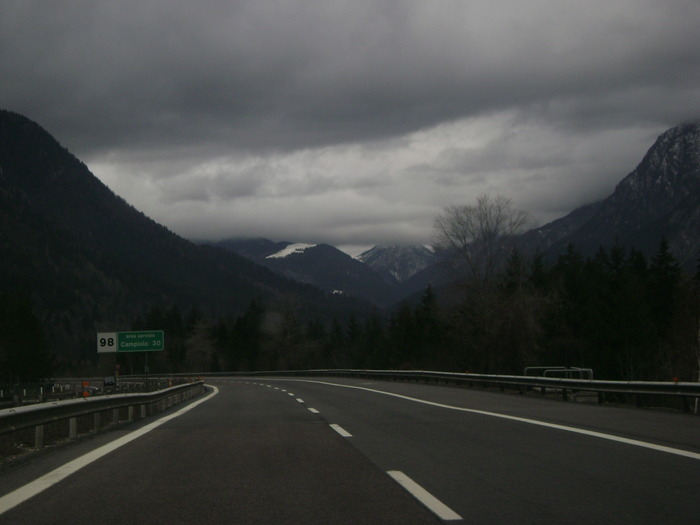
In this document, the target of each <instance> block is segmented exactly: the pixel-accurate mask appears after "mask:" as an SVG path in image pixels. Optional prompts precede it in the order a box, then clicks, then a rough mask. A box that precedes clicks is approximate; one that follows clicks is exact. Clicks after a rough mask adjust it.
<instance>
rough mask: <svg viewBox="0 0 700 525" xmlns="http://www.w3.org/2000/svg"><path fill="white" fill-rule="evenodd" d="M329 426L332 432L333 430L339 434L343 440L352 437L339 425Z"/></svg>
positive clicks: (332, 424)
mask: <svg viewBox="0 0 700 525" xmlns="http://www.w3.org/2000/svg"><path fill="white" fill-rule="evenodd" d="M329 426H330V427H331V428H332V429H333V430H335V431H336V432H337V433H338V434H340V435H341V436H343V437H344V438H350V437H352V434H351V433H350V432H348V431H347V430H345V429H344V428H343V427H341V426H340V425H336V424H335V423H331V424H330V425H329Z"/></svg>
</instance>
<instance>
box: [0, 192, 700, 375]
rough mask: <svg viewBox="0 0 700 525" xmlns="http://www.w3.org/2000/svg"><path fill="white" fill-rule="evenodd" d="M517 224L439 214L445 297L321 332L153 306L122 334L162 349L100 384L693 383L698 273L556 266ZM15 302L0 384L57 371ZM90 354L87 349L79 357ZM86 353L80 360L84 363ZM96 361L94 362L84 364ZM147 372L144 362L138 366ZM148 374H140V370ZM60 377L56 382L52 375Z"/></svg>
mask: <svg viewBox="0 0 700 525" xmlns="http://www.w3.org/2000/svg"><path fill="white" fill-rule="evenodd" d="M525 223H526V216H525V215H524V214H523V212H520V211H518V210H515V209H513V207H512V203H511V202H510V201H509V200H507V199H503V198H500V197H497V198H495V199H493V198H490V197H482V198H480V199H479V200H478V201H477V203H476V204H475V205H473V206H464V207H449V208H446V209H445V211H444V213H443V214H442V215H440V216H439V217H438V218H436V221H435V232H436V233H435V246H436V247H437V248H438V249H440V251H441V253H442V254H443V255H444V261H445V262H444V269H445V272H448V274H449V275H450V279H449V282H450V283H451V284H450V285H449V286H439V287H436V288H432V287H428V288H426V289H425V290H424V292H423V293H422V294H420V295H419V296H418V297H416V298H414V299H412V300H407V301H404V302H403V303H401V304H400V305H398V306H397V307H396V308H394V309H391V310H389V311H384V312H382V311H379V310H375V311H371V312H369V313H366V314H360V313H357V314H356V315H354V316H350V317H347V318H345V319H334V320H332V321H322V320H320V319H309V318H307V317H304V318H303V317H302V314H301V313H300V309H299V308H298V307H296V305H295V304H294V302H293V301H292V300H290V302H289V303H288V304H280V303H279V302H278V303H276V304H275V305H270V304H265V302H264V301H263V300H262V299H254V300H252V301H251V302H250V303H249V305H248V307H247V308H246V309H244V310H243V311H239V312H237V313H234V314H230V315H223V316H219V317H211V316H207V315H204V314H203V313H202V312H201V311H200V310H198V309H197V308H192V309H191V310H190V311H189V312H187V313H184V314H183V313H182V311H181V310H180V308H179V307H178V306H176V305H173V306H170V307H166V308H163V307H161V306H154V307H152V308H151V309H150V310H149V311H147V312H145V313H144V314H141V315H139V316H137V317H136V318H134V319H133V320H132V323H131V327H130V328H131V329H132V330H152V329H162V330H164V331H165V334H166V340H165V350H164V351H163V352H153V353H150V354H149V355H148V356H146V355H144V354H142V353H134V354H120V355H113V356H108V355H107V356H106V355H104V354H103V355H102V356H100V357H99V360H100V362H98V363H94V364H95V365H96V366H98V367H100V371H101V373H105V374H106V375H109V374H110V373H111V371H112V367H114V365H119V369H120V370H121V371H122V373H143V372H144V371H146V370H148V371H150V372H152V373H173V372H195V373H196V372H210V371H211V372H218V371H252V370H275V369H286V370H291V369H312V368H377V369H435V370H445V371H458V372H466V371H469V372H474V373H493V374H522V373H523V371H524V368H525V367H528V366H567V367H581V368H591V369H593V371H594V374H595V378H597V379H611V380H673V379H676V380H683V381H693V380H697V379H698V361H699V359H700V352H699V350H698V342H699V341H698V340H699V332H698V319H699V318H700V264H699V266H698V269H699V271H698V274H697V275H695V276H689V275H685V274H684V273H683V272H682V270H681V268H680V266H679V264H678V261H677V260H676V259H675V258H674V256H673V255H672V254H671V253H670V251H669V246H668V243H666V242H665V241H662V242H661V243H660V244H659V247H658V250H657V252H656V253H655V254H654V255H653V256H652V257H649V258H647V257H646V256H645V255H644V254H643V253H641V252H640V251H638V250H635V249H632V248H628V247H625V246H623V245H622V244H616V245H614V246H612V247H609V248H604V247H601V248H600V249H599V250H598V252H597V253H595V254H594V255H592V256H585V255H583V254H582V253H580V252H579V251H577V249H576V247H575V246H573V245H569V246H568V249H567V250H566V251H565V253H563V254H561V255H560V256H558V257H557V258H555V259H548V258H546V257H545V256H544V255H542V254H537V253H535V254H528V252H527V251H525V250H524V249H523V247H522V246H518V245H517V239H518V236H517V235H516V234H517V233H518V231H519V230H520V229H521V228H522V227H523V225H524V224H525ZM43 334H44V333H43V329H42V326H41V321H40V320H39V319H38V318H37V317H36V316H35V315H34V313H33V311H32V307H31V304H30V302H29V301H28V300H27V299H26V298H22V297H19V298H18V297H15V296H10V295H7V294H5V295H1V296H0V382H18V381H26V380H30V379H37V378H41V377H47V376H48V375H50V374H52V373H54V372H56V371H57V368H56V364H57V363H56V361H55V360H54V359H53V357H52V354H51V352H50V350H49V345H48V344H47V341H46V337H45V336H44V335H43ZM88 346H89V347H90V348H89V351H90V353H92V352H93V350H92V348H94V346H93V343H92V342H90V341H87V342H86V348H87V347H88ZM86 351H87V350H86ZM95 359H97V357H95ZM146 360H148V361H146ZM147 367H148V368H147ZM66 372H70V371H69V370H66V369H63V370H59V373H66Z"/></svg>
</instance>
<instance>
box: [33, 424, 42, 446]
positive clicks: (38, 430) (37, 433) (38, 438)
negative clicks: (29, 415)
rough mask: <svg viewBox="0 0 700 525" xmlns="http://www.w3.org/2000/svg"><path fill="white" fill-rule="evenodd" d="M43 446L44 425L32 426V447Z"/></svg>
mask: <svg viewBox="0 0 700 525" xmlns="http://www.w3.org/2000/svg"><path fill="white" fill-rule="evenodd" d="M43 447H44V425H37V426H36V427H34V448H43Z"/></svg>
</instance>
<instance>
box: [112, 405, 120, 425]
mask: <svg viewBox="0 0 700 525" xmlns="http://www.w3.org/2000/svg"><path fill="white" fill-rule="evenodd" d="M118 422H119V409H118V408H115V409H114V410H112V423H118Z"/></svg>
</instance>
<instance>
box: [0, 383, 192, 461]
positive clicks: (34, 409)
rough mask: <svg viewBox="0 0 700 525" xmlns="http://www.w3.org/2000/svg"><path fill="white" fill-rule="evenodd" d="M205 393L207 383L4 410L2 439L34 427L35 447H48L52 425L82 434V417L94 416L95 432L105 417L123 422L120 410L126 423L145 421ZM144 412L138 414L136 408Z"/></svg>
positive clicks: (70, 434)
mask: <svg viewBox="0 0 700 525" xmlns="http://www.w3.org/2000/svg"><path fill="white" fill-rule="evenodd" d="M203 390H204V383H203V381H196V382H192V383H187V384H184V385H178V386H173V387H170V388H166V389H163V390H159V391H156V392H149V393H139V394H118V395H105V396H98V397H88V398H79V399H68V400H63V401H53V402H48V403H39V404H35V405H28V406H22V407H16V408H8V409H4V410H0V436H2V435H5V434H11V433H14V432H20V431H22V430H26V429H29V428H34V447H35V448H41V447H43V446H44V444H45V429H46V426H47V425H50V424H52V423H56V422H60V421H64V420H68V436H67V437H69V438H71V439H74V438H76V437H77V435H78V418H80V417H84V416H90V415H92V416H93V422H92V423H93V424H92V430H98V429H99V428H101V426H102V424H101V423H102V418H101V414H102V413H104V412H109V411H111V412H112V417H111V422H112V423H115V422H118V421H120V420H121V419H120V411H121V410H122V409H126V419H125V420H126V421H132V420H134V419H135V417H137V416H138V417H141V418H145V417H147V416H149V415H153V414H154V413H156V412H159V411H162V410H165V409H167V408H169V407H171V406H173V405H176V404H178V403H181V402H183V401H186V400H187V399H190V398H192V397H194V396H196V395H199V394H200V393H201V392H203ZM137 408H138V409H140V410H139V413H138V415H137V414H136V409H137Z"/></svg>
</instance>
